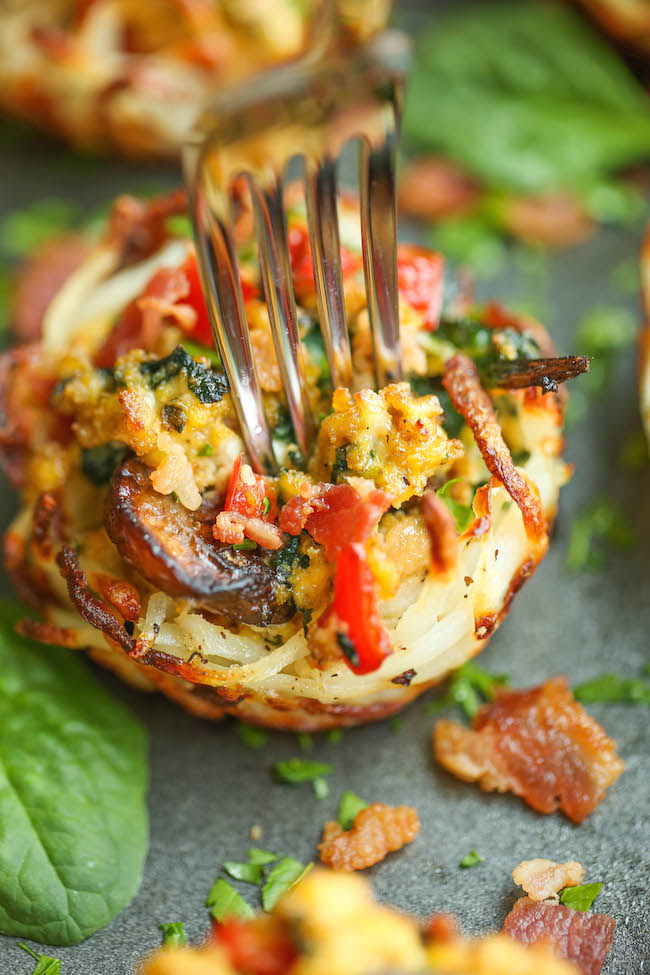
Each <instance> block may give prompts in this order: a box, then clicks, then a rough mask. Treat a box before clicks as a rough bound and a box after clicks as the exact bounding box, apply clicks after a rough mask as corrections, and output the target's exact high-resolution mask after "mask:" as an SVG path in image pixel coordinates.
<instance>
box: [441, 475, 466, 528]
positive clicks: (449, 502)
mask: <svg viewBox="0 0 650 975" xmlns="http://www.w3.org/2000/svg"><path fill="white" fill-rule="evenodd" d="M460 480H461V478H459V477H453V478H452V479H451V480H450V481H447V482H446V484H443V485H442V487H441V488H438V490H437V491H436V494H437V495H438V497H439V498H440V499H441V500H442V501H444V503H445V505H446V507H447V508H448V509H449V511H450V513H451V514H452V515H453V516H454V520H455V521H456V531H457V532H458V534H459V535H462V534H463V532H464V531H466V530H467V529H468V527H469V525H470V523H471V521H472V518H473V517H474V512H473V510H472V508H471V507H470V506H469V505H466V504H459V503H458V501H455V500H454V498H452V497H451V495H450V494H449V488H450V487H451V486H452V485H453V484H457V483H458V482H459V481H460Z"/></svg>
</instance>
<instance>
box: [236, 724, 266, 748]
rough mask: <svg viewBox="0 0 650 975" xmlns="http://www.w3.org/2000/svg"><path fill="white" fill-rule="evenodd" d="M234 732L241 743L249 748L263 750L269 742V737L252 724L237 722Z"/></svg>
mask: <svg viewBox="0 0 650 975" xmlns="http://www.w3.org/2000/svg"><path fill="white" fill-rule="evenodd" d="M235 730H236V731H237V734H238V735H239V737H240V738H241V740H242V741H243V743H244V744H245V745H248V747H249V748H255V749H258V748H264V746H265V745H266V743H267V741H268V740H269V736H268V735H267V733H266V732H265V731H263V730H262V728H258V727H257V725H254V724H246V722H245V721H238V722H237V726H236V729H235Z"/></svg>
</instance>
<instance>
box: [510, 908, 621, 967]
mask: <svg viewBox="0 0 650 975" xmlns="http://www.w3.org/2000/svg"><path fill="white" fill-rule="evenodd" d="M615 923H616V922H615V921H614V918H612V917H610V916H609V915H608V914H591V913H590V912H589V911H574V910H573V909H572V908H570V907H565V906H564V905H563V904H536V903H534V901H531V900H529V899H528V897H522V898H520V899H519V900H518V901H517V902H516V904H515V905H514V907H513V908H512V910H511V911H510V913H509V914H508V916H507V918H506V919H505V921H504V924H503V931H504V933H505V934H507V935H509V936H510V937H511V938H513V939H514V940H515V941H519V942H520V943H521V944H522V945H534V944H538V943H539V942H540V941H546V942H550V944H551V945H552V946H553V948H554V949H555V951H556V952H557V954H558V955H559V956H560V957H561V958H566V959H567V961H570V962H573V964H574V965H576V966H577V968H578V970H579V971H580V972H581V973H582V975H600V972H601V970H602V967H603V962H604V961H605V957H606V955H607V952H608V951H609V949H610V947H611V944H612V940H613V938H614V926H615Z"/></svg>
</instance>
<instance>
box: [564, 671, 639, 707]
mask: <svg viewBox="0 0 650 975" xmlns="http://www.w3.org/2000/svg"><path fill="white" fill-rule="evenodd" d="M573 696H574V697H575V699H576V701H584V702H585V703H597V702H601V701H620V702H624V703H627V704H648V705H650V682H648V681H646V680H643V679H642V678H641V677H620V676H619V675H618V674H603V675H602V677H595V678H594V679H593V680H589V681H585V683H584V684H578V686H577V687H575V688H574V689H573Z"/></svg>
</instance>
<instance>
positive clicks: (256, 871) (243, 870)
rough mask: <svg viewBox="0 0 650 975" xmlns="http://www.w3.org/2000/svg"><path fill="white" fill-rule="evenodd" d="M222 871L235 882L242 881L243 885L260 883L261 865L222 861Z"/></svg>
mask: <svg viewBox="0 0 650 975" xmlns="http://www.w3.org/2000/svg"><path fill="white" fill-rule="evenodd" d="M221 866H222V867H223V869H224V870H225V871H226V873H227V874H229V875H230V876H231V877H233V878H234V879H235V880H242V881H243V882H244V883H245V884H255V885H256V886H257V885H258V884H260V883H261V881H262V864H261V863H251V862H250V860H249V861H248V863H246V862H243V861H238V860H224V861H223V863H222V864H221Z"/></svg>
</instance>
